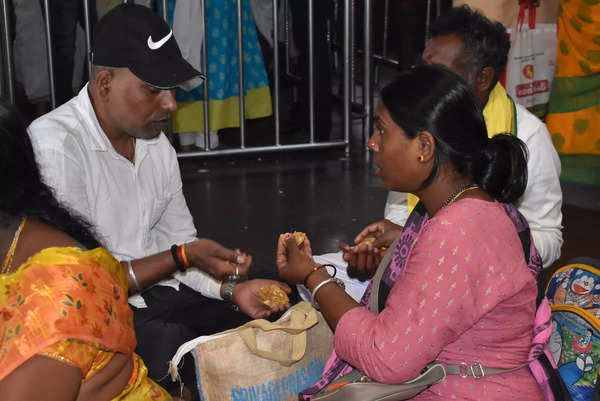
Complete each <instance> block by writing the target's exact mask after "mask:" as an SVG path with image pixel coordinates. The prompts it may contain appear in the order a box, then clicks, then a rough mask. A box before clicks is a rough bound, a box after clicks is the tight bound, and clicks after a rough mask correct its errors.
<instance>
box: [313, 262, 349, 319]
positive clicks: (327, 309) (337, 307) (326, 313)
mask: <svg viewBox="0 0 600 401" xmlns="http://www.w3.org/2000/svg"><path fill="white" fill-rule="evenodd" d="M329 278H331V276H330V275H329V273H327V271H325V270H324V269H319V270H317V271H315V272H313V273H311V274H310V275H309V276H308V277H307V279H306V284H307V285H306V288H308V290H309V291H311V293H312V291H313V290H314V289H315V287H317V286H318V285H319V284H320V283H322V282H323V281H325V280H327V279H329ZM315 301H317V303H318V304H319V309H320V311H321V313H322V314H323V317H325V320H326V321H327V323H328V324H329V327H331V330H333V331H335V328H336V326H337V323H338V321H339V320H340V318H341V317H342V316H343V315H344V313H346V312H348V311H349V310H350V309H353V308H356V307H359V306H360V304H359V303H358V302H356V301H355V300H354V299H353V298H352V297H351V296H349V295H348V294H347V293H346V291H345V290H344V289H343V288H342V287H340V286H339V285H337V284H336V283H335V282H330V283H327V284H325V285H323V286H322V287H321V288H319V289H318V291H317V292H316V293H315Z"/></svg>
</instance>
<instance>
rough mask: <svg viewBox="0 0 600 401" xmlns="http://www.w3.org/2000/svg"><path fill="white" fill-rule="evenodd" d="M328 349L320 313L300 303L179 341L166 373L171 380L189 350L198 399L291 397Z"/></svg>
mask: <svg viewBox="0 0 600 401" xmlns="http://www.w3.org/2000/svg"><path fill="white" fill-rule="evenodd" d="M332 349H333V333H332V332H331V329H330V328H329V326H328V325H327V323H326V322H325V320H324V319H323V316H322V315H321V314H320V313H319V312H318V311H316V310H315V309H314V308H313V307H312V305H311V304H309V303H307V302H300V303H298V304H296V305H294V306H292V307H291V308H290V309H289V310H288V311H286V313H285V314H284V315H282V316H281V317H280V318H279V319H278V320H276V321H275V322H269V321H267V320H264V319H255V320H252V321H250V322H248V323H246V324H244V325H242V326H240V327H238V328H235V329H231V330H227V331H223V332H221V333H218V334H214V335H211V336H202V337H198V338H196V339H194V340H192V341H190V342H187V343H185V344H183V345H182V346H181V347H180V348H179V350H178V351H177V353H176V354H175V356H174V357H173V360H172V361H171V363H170V372H171V376H172V378H173V380H176V379H177V378H178V373H177V366H178V364H179V362H180V361H181V359H182V357H183V355H184V354H186V353H188V352H191V353H192V355H193V357H194V362H195V365H196V366H195V368H196V376H197V381H198V383H197V384H198V389H197V390H198V393H199V395H200V399H202V400H205V401H221V400H234V401H242V400H259V399H260V400H264V399H277V400H281V401H291V400H297V398H298V393H299V392H300V391H302V390H304V389H305V388H308V387H309V386H311V385H313V384H314V383H315V382H316V381H317V380H318V379H319V377H320V376H321V374H322V373H323V368H324V366H325V362H326V361H327V357H328V356H329V354H330V353H331V351H332Z"/></svg>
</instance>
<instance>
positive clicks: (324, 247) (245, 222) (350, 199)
mask: <svg viewBox="0 0 600 401" xmlns="http://www.w3.org/2000/svg"><path fill="white" fill-rule="evenodd" d="M181 168H182V175H183V182H184V191H185V195H186V198H187V200H188V205H189V208H190V211H191V213H192V215H193V216H194V219H195V223H196V227H197V228H198V234H199V235H200V236H202V237H208V238H212V239H215V240H217V241H219V242H221V243H222V244H223V245H225V246H228V247H232V248H236V247H237V248H240V249H243V250H244V251H246V252H249V253H250V254H252V255H253V257H254V266H255V270H256V273H259V272H260V273H267V272H274V271H275V265H274V261H275V246H276V243H277V237H278V235H279V234H280V233H282V232H287V231H293V230H297V231H304V232H306V233H307V234H308V236H309V238H310V240H311V243H312V247H313V251H314V253H315V254H321V253H326V252H332V251H336V250H337V249H338V248H337V244H338V243H339V242H340V241H351V240H352V239H353V238H354V236H355V235H356V234H357V233H358V232H359V231H360V230H361V229H362V228H363V227H364V226H365V225H366V224H368V223H371V222H373V221H376V220H378V219H381V218H382V216H383V208H384V204H385V198H386V194H387V190H386V189H385V188H384V187H383V186H382V185H381V183H380V181H379V179H378V178H377V177H376V176H375V175H374V174H373V168H372V165H371V163H370V162H369V161H368V160H367V159H366V157H365V155H364V153H362V152H360V151H356V152H353V153H352V154H351V155H350V156H349V157H345V155H344V153H343V152H342V151H339V150H329V151H323V150H319V151H316V150H312V151H303V152H294V153H281V154H269V155H262V156H258V155H252V156H250V155H248V156H245V157H240V156H237V157H235V158H233V157H230V158H219V159H212V158H211V159H185V160H181ZM563 193H564V202H563V226H564V231H563V236H564V240H565V242H564V245H563V249H562V256H561V258H560V259H559V261H558V262H557V263H555V264H554V265H553V266H552V269H554V268H556V267H559V266H561V265H564V264H565V263H566V262H567V261H568V260H570V259H572V258H574V257H577V256H590V257H595V258H600V248H599V247H598V238H600V187H595V186H589V185H583V184H576V183H570V182H563Z"/></svg>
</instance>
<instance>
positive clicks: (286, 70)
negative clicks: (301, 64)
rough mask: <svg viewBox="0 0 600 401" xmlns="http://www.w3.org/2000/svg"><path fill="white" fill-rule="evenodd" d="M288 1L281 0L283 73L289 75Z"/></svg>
mask: <svg viewBox="0 0 600 401" xmlns="http://www.w3.org/2000/svg"><path fill="white" fill-rule="evenodd" d="M288 1H289V0H283V18H285V25H284V27H285V73H286V75H290V72H291V71H290V15H289V14H290V9H289V3H288Z"/></svg>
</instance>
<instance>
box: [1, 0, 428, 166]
mask: <svg viewBox="0 0 600 401" xmlns="http://www.w3.org/2000/svg"><path fill="white" fill-rule="evenodd" d="M9 1H10V0H0V3H1V6H2V7H1V11H2V27H3V29H2V39H3V50H4V54H3V61H4V68H3V72H4V75H5V78H6V79H5V81H4V82H6V85H2V87H1V88H0V89H1V90H2V96H4V97H5V96H6V95H8V99H9V100H10V101H11V102H14V101H15V83H14V75H15V74H14V64H13V55H12V44H11V41H10V38H11V36H12V35H11V32H10V27H11V23H10V19H9V16H10V12H9V4H8V2H9ZM161 1H162V10H163V17H164V18H165V20H167V14H166V11H167V1H166V0H161ZM200 1H201V6H202V9H203V11H204V13H203V14H204V16H206V3H205V0H200ZM242 1H243V0H237V39H238V51H237V55H238V60H239V62H238V66H239V75H238V82H239V90H240V94H241V96H239V118H240V147H239V148H233V149H211V148H210V141H209V140H208V137H209V135H208V133H209V127H210V120H209V119H210V117H209V107H210V105H209V102H208V101H206V100H208V99H209V97H208V81H207V82H205V83H204V85H203V89H202V90H203V95H204V99H205V101H204V102H203V104H204V107H203V113H204V132H205V138H206V140H205V146H204V149H203V150H202V151H198V152H186V153H180V154H179V155H178V156H179V157H181V158H188V157H206V156H216V155H231V154H240V153H258V152H276V151H284V150H298V149H311V148H331V147H344V149H345V151H346V153H349V149H350V147H349V146H350V131H351V128H352V126H351V117H352V116H351V104H352V102H354V101H355V100H356V91H355V86H356V82H355V79H354V78H355V77H354V74H355V68H354V67H355V56H356V54H357V53H358V54H362V55H363V62H364V67H363V81H362V82H363V84H362V104H361V105H362V112H361V113H359V115H358V117H359V118H362V119H363V135H362V137H363V146H364V147H365V148H366V145H367V143H366V142H367V140H368V138H369V136H370V129H371V126H372V120H373V107H372V98H373V89H372V88H373V78H374V76H373V75H374V74H373V72H375V75H377V67H374V62H376V63H378V64H379V63H386V64H391V65H397V64H399V61H398V60H394V59H391V58H389V56H388V34H387V32H388V29H389V0H385V13H384V24H383V29H384V35H383V50H382V54H373V53H372V20H373V15H372V10H373V0H363V6H364V10H363V17H364V18H363V27H364V31H363V32H364V37H363V48H362V49H360V50H358V51H355V49H354V43H355V42H354V31H355V29H354V16H355V2H354V0H343V35H342V36H343V38H342V39H343V44H342V46H341V48H342V60H343V62H342V66H341V67H342V72H343V74H342V75H343V82H342V86H343V93H342V95H343V112H342V120H343V139H342V140H341V141H329V142H315V113H316V110H315V62H316V60H315V56H314V40H315V38H314V24H313V18H312V15H313V8H314V1H325V0H307V7H308V21H307V25H308V64H309V65H308V88H309V120H310V121H309V140H308V142H306V143H300V144H292V145H283V144H281V141H280V139H281V131H280V130H281V121H280V115H281V107H280V102H281V93H280V89H281V87H280V71H279V69H280V64H279V57H280V54H279V47H278V43H279V31H278V26H279V24H280V21H279V15H278V9H279V6H280V3H281V6H282V8H283V10H284V14H283V15H284V18H285V20H284V21H283V22H282V23H283V24H284V27H285V31H284V32H285V38H284V41H285V55H284V56H285V58H286V59H285V74H286V75H288V76H293V74H292V72H291V68H290V32H289V30H290V28H289V25H290V23H289V18H290V16H289V14H290V7H289V5H288V1H289V0H272V1H273V43H274V45H273V66H274V67H273V68H274V74H273V83H272V84H273V93H274V96H273V110H274V116H273V117H274V123H275V124H274V126H275V133H274V135H275V145H273V146H259V147H246V145H245V144H246V132H247V131H246V121H245V110H246V105H245V97H244V96H243V93H244V92H243V91H244V62H243V60H244V50H243V27H242ZM124 2H127V1H126V0H124ZM282 2H283V3H282ZM339 3H340V2H339V1H338V3H337V4H336V7H339ZM83 4H84V15H85V22H86V23H85V27H84V28H85V46H86V49H85V50H86V51H85V54H86V60H85V62H86V66H87V69H88V73H89V76H91V63H90V60H89V54H90V48H91V33H90V23H89V15H90V10H89V7H90V4H89V0H83ZM436 4H437V13H436V15H439V13H440V0H436ZM43 6H44V14H45V15H44V16H45V25H46V26H45V32H46V47H47V52H48V75H49V83H50V86H49V88H50V102H51V106H52V108H54V107H56V89H55V84H54V68H53V54H52V50H51V49H52V38H51V35H50V32H51V16H50V8H49V0H44V1H43ZM430 7H431V0H427V10H428V14H427V20H426V28H428V26H429V10H430ZM426 31H427V30H426ZM206 38H207V35H206V24H204V40H203V41H202V69H203V71H207V46H206V42H207V40H206ZM319 40H324V38H319ZM296 78H297V77H296Z"/></svg>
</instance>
